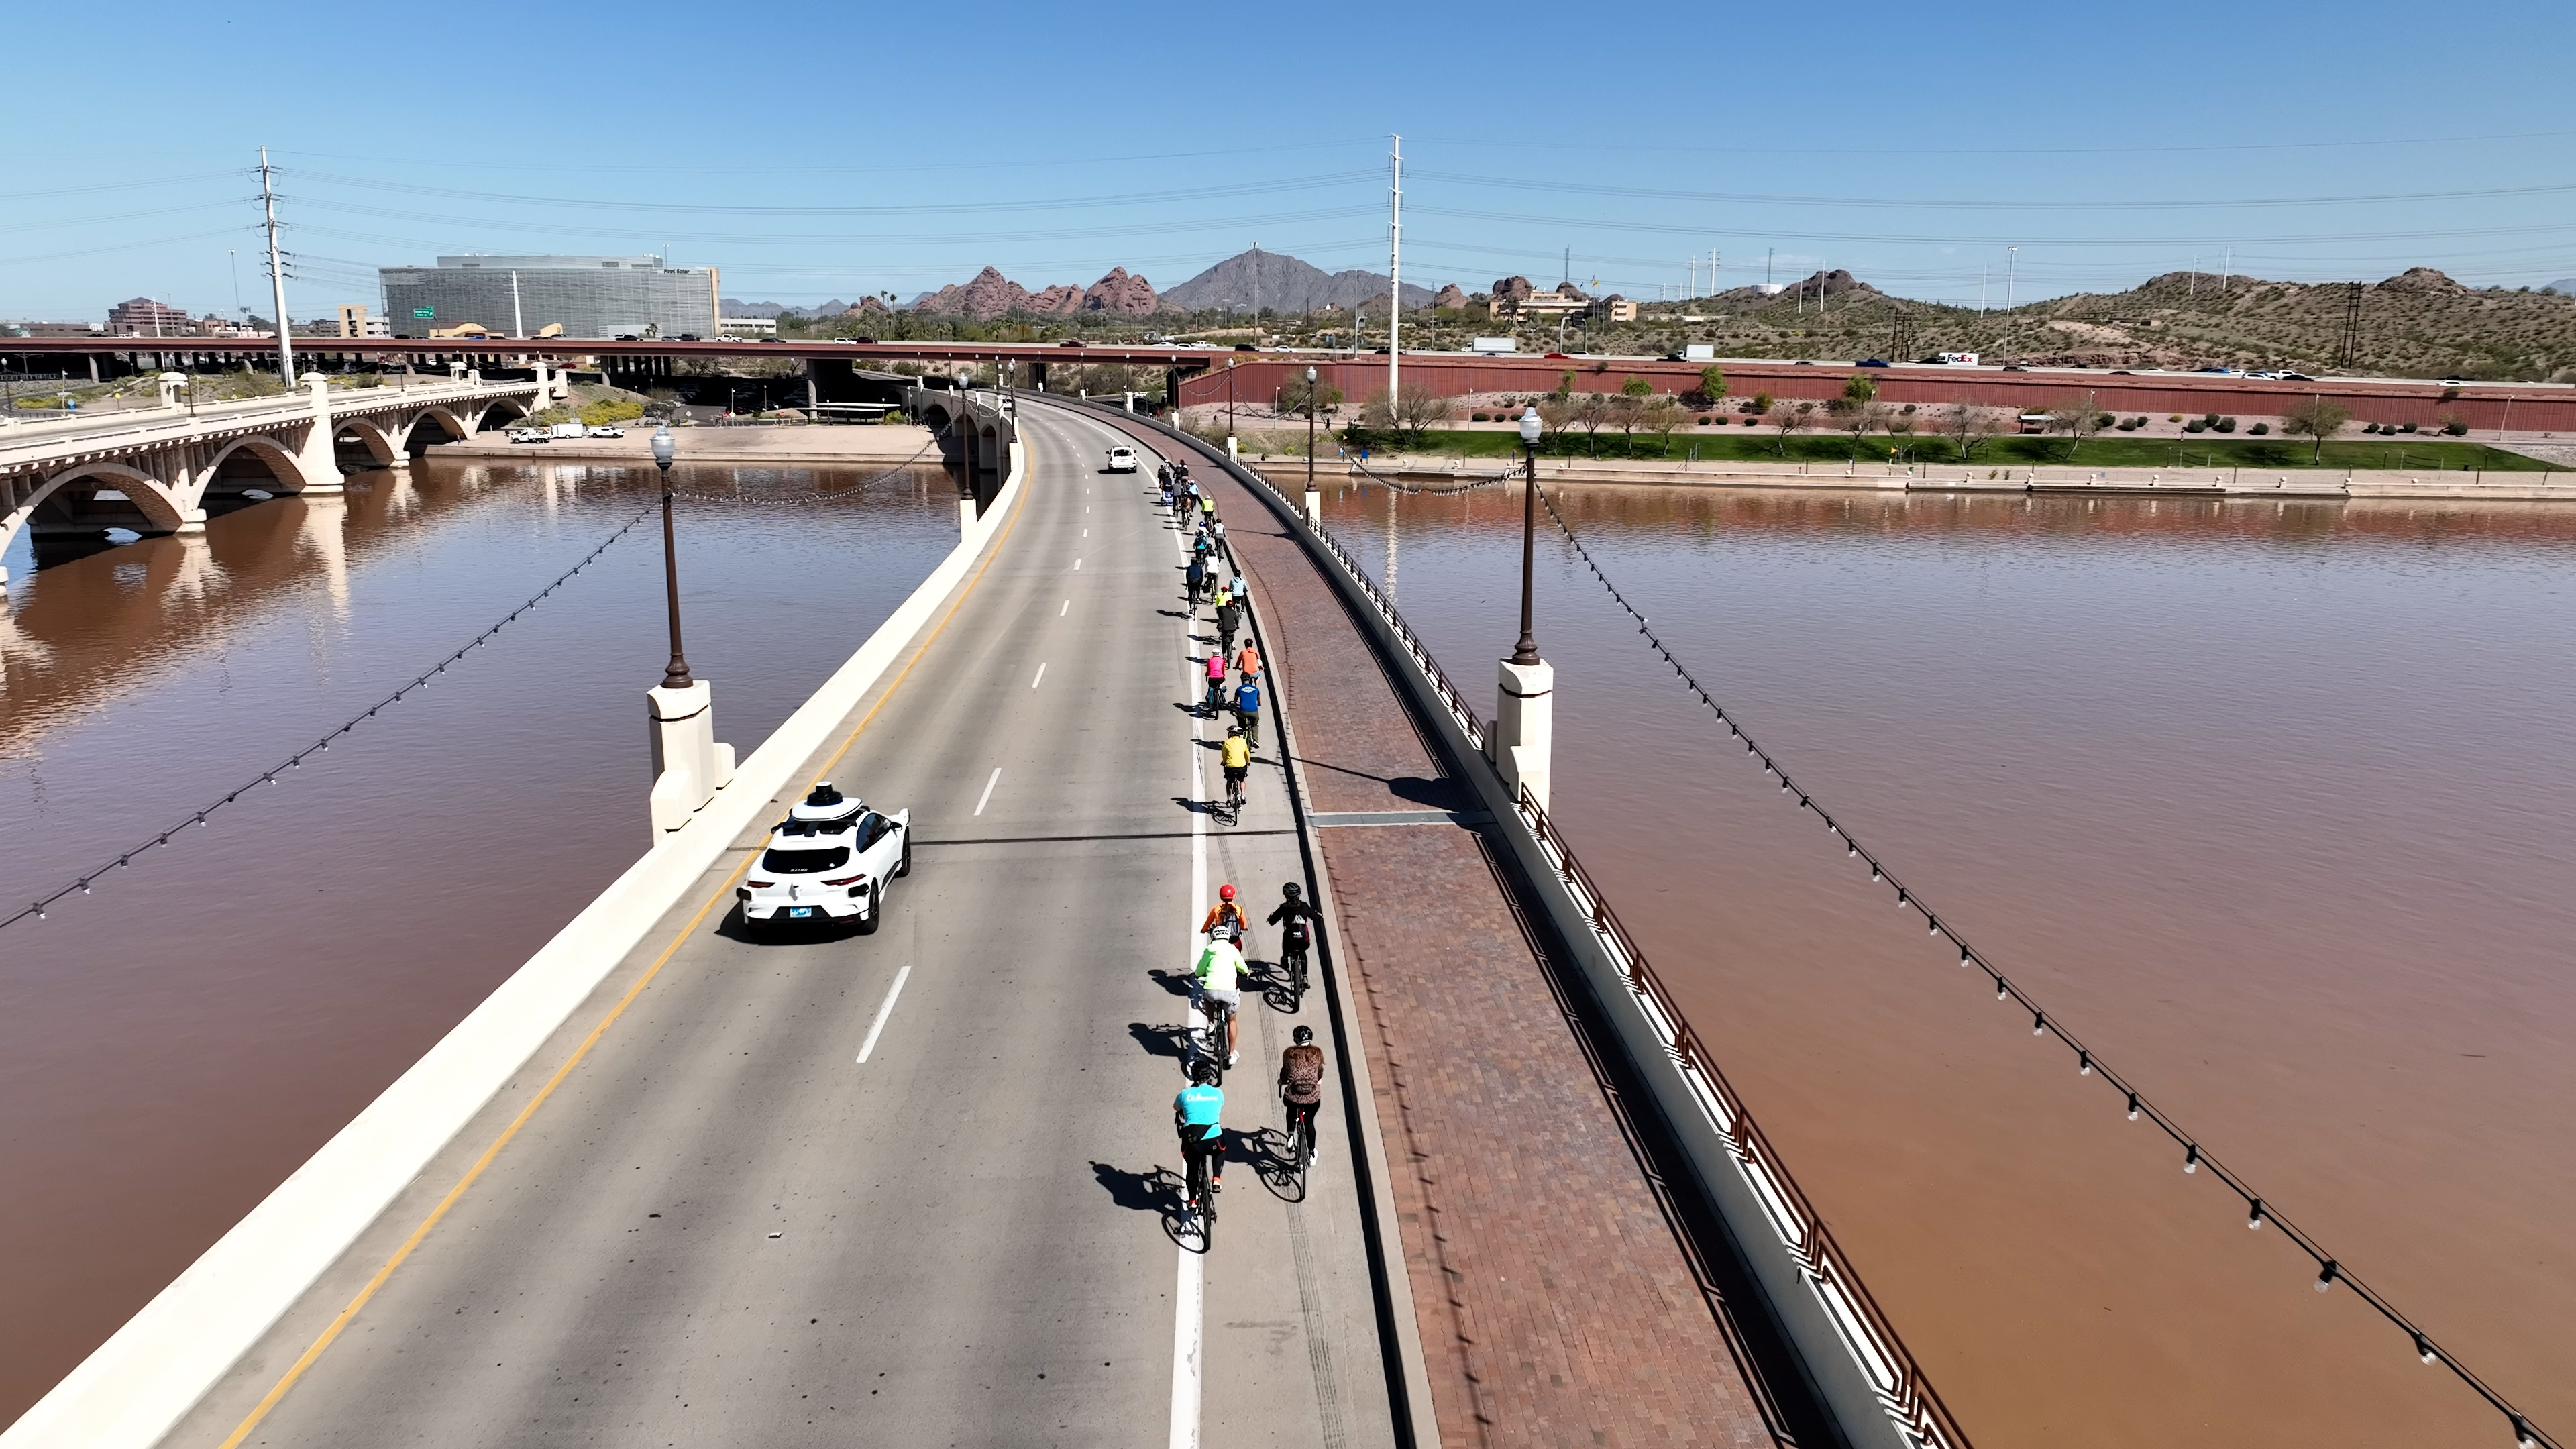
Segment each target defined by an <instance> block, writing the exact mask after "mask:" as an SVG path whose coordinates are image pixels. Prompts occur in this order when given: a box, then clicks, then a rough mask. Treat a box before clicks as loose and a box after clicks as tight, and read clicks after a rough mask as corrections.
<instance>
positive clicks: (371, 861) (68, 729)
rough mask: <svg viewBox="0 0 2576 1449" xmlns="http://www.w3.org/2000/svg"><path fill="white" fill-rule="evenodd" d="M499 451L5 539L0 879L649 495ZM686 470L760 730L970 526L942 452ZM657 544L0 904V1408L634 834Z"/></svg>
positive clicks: (582, 889) (396, 1058)
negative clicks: (248, 501)
mask: <svg viewBox="0 0 2576 1449" xmlns="http://www.w3.org/2000/svg"><path fill="white" fill-rule="evenodd" d="M513 461H514V465H513V466H486V465H472V464H463V463H423V464H419V465H415V466H414V468H413V469H412V472H413V474H414V475H415V478H416V481H415V482H413V483H409V484H403V483H397V482H396V481H395V479H394V478H393V476H392V475H389V474H370V475H364V476H361V477H357V478H352V479H351V480H349V481H350V488H349V491H348V493H347V495H346V497H345V498H344V499H339V500H330V499H319V500H313V501H309V502H308V501H304V500H299V499H279V500H276V501H274V502H269V503H263V504H260V505H258V506H256V507H252V508H247V509H244V510H242V511H240V512H236V513H232V514H229V515H226V516H223V517H220V518H217V519H215V520H214V521H213V523H212V524H211V525H210V526H209V527H208V529H207V532H206V535H205V537H204V538H203V539H202V540H181V539H175V538H170V539H153V540H146V541H143V542H139V543H135V544H132V545H129V546H127V547H124V548H119V549H114V550H111V551H109V552H106V553H101V554H97V555H94V556H92V557H89V558H85V559H81V560H78V561H76V562H72V563H66V564H59V565H55V566H53V567H48V568H45V569H41V570H38V569H34V568H32V567H31V566H30V561H29V559H28V557H27V553H26V546H25V544H24V543H23V541H22V542H21V543H20V545H19V546H18V547H17V548H15V549H14V550H12V553H13V555H14V556H12V557H10V558H8V559H7V560H6V564H7V566H8V568H9V575H10V600H9V605H8V607H7V608H6V610H5V611H0V840H5V841H7V842H8V849H6V850H5V851H0V901H10V902H23V901H27V900H31V899H33V898H34V897H35V896H37V895H40V894H43V893H46V892H48V891H50V890H52V889H53V888H54V887H56V886H58V885H60V884H62V883H64V882H65V881H68V880H71V879H74V878H76V877H77V876H78V875H80V874H81V873H82V872H83V871H84V870H87V869H89V868H92V867H95V866H96V865H98V864H99V863H100V862H101V861H102V860H113V859H115V857H116V856H117V855H118V854H119V853H120V852H121V851H124V850H126V849H128V848H129V847H131V846H134V845H135V844H137V843H138V842H148V841H149V840H151V839H152V838H153V836H155V835H156V834H157V833H158V832H159V831H161V830H162V829H164V828H165V827H167V826H169V825H171V824H172V823H174V821H180V820H185V819H186V818H188V816H189V815H190V814H191V813H192V812H193V811H194V810H196V809H197V808H199V807H201V806H203V805H205V804H206V803H207V802H209V801H210V800H215V799H220V798H221V797H222V796H223V795H225V794H226V793H229V792H231V791H233V790H235V789H236V788H238V787H239V786H241V785H242V784H244V783H245V782H246V781H249V780H256V779H257V778H258V777H259V776H260V774H261V773H262V772H263V771H265V770H267V769H269V768H270V767H272V766H274V765H276V764H278V763H280V762H281V761H282V760H283V759H284V758H285V757H286V756H288V755H290V754H292V753H294V752H295V751H297V750H300V749H302V748H304V747H305V746H307V745H309V744H311V743H312V742H313V741H314V740H316V739H318V738H320V737H321V736H322V735H323V734H325V733H326V732H328V731H330V730H331V729H333V728H335V727H336V726H337V725H339V724H340V723H341V722H342V721H343V720H346V719H348V718H349V717H350V716H352V715H353V714H357V713H359V712H361V711H363V710H365V709H366V708H367V707H368V706H369V705H371V704H373V703H375V702H376V701H377V700H378V699H380V698H382V697H383V696H384V695H386V694H388V693H390V692H391V691H392V690H393V689H395V688H397V687H399V686H400V685H401V684H403V683H405V682H407V681H409V680H410V679H412V678H413V677H415V676H417V675H418V674H420V673H421V672H422V671H423V670H424V669H427V668H429V667H430V666H432V665H434V664H435V663H436V662H437V661H438V660H440V659H442V658H444V657H445V656H446V655H447V654H448V653H449V652H450V651H452V650H454V649H456V648H457V647H458V646H460V645H462V644H464V643H465V642H466V641H467V640H469V639H471V638H472V637H473V636H474V635H476V634H478V633H480V632H481V631H482V630H483V629H484V628H486V627H487V626H488V625H490V624H491V623H493V622H494V621H495V620H497V619H499V618H500V617H501V616H503V615H504V614H507V613H509V612H510V611H511V610H512V609H515V608H517V607H518V606H519V605H520V604H521V603H522V602H523V601H525V600H526V599H527V598H528V597H529V596H530V595H532V594H534V593H536V592H537V591H538V590H539V589H541V588H543V587H544V586H545V585H546V584H547V583H549V582H551V581H552V580H553V579H554V578H555V577H556V576H557V575H559V574H561V573H562V572H563V571H564V570H566V569H568V568H570V567H571V566H572V565H573V564H574V563H576V562H578V561H579V560H580V558H581V557H582V555H584V554H586V553H589V552H590V551H591V550H592V549H593V548H595V547H597V546H598V544H599V543H600V541H601V540H602V539H605V538H606V537H608V536H609V535H610V534H611V533H613V532H614V531H615V530H616V529H617V528H618V527H619V525H621V524H623V523H625V522H626V521H627V520H628V519H630V518H632V517H634V516H635V514H636V512H637V511H638V510H639V509H642V508H644V507H645V506H646V505H647V504H648V503H650V502H652V500H653V499H654V498H655V497H656V496H658V483H657V481H656V480H655V479H654V477H653V474H652V470H651V469H649V468H646V469H635V470H630V469H621V468H614V467H584V466H578V465H569V464H563V465H550V466H540V465H536V464H533V463H531V464H529V465H525V466H516V465H515V460H513ZM679 477H680V479H681V483H682V487H683V490H684V498H683V502H682V504H681V506H680V531H679V536H680V570H681V582H682V586H683V598H682V604H683V609H684V615H685V625H686V629H687V641H688V652H689V660H690V663H691V664H692V665H693V666H694V667H695V669H696V672H697V673H698V675H699V676H700V677H702V678H706V679H710V680H712V681H713V682H714V690H715V712H716V723H717V733H718V736H719V738H723V739H727V740H730V741H732V742H733V744H734V745H735V747H736V748H737V749H738V750H739V751H740V752H742V753H744V754H748V753H749V752H750V751H751V749H752V747H753V746H755V745H757V744H758V743H759V741H760V740H761V738H762V737H763V736H765V735H766V734H767V733H768V732H769V730H770V729H771V728H773V727H774V726H775V725H776V724H777V723H778V722H779V721H780V720H782V719H784V718H785V717H786V715H787V713H788V712H789V711H790V710H792V709H794V708H795V706H796V705H797V704H799V703H801V702H802V701H803V700H804V698H805V696H806V695H807V694H808V693H810V692H811V691H812V690H813V688H814V687H815V686H816V685H818V684H820V683H821V682H822V680H823V679H824V677H825V676H826V675H828V674H829V673H830V672H831V671H832V670H833V669H834V668H836V667H838V666H839V665H840V663H841V662H842V661H843V660H844V659H845V658H847V657H848V655H849V653H850V651H851V650H852V649H854V648H856V647H857V644H858V641H860V640H861V639H864V638H865V637H867V635H868V634H869V633H870V632H871V631H872V630H873V629H874V628H875V627H876V625H877V624H878V623H879V622H880V621H881V620H882V619H883V618H884V617H885V616H886V615H887V614H888V613H890V612H892V611H893V609H894V607H895V605H897V604H898V603H900V602H901V601H902V600H903V598H904V596H905V595H907V594H909V593H910V592H911V591H912V589H913V587H914V585H915V584H917V583H919V582H920V580H921V579H922V578H923V576H925V575H926V574H928V573H929V571H930V570H931V568H932V567H933V566H935V565H936V563H937V562H938V560H939V559H940V558H941V557H943V556H944V555H945V554H946V553H947V551H948V550H949V549H950V548H951V547H952V546H954V544H955V542H956V539H957V507H956V501H955V499H956V490H955V486H954V485H953V484H952V483H951V482H950V481H949V480H948V479H947V478H946V477H945V476H943V475H942V474H940V473H939V472H938V471H937V470H935V469H933V470H930V471H926V472H922V471H915V472H908V473H900V472H899V473H896V474H892V475H880V474H879V473H876V472H872V471H835V470H830V469H804V468H776V469H765V470H760V469H741V470H733V471H713V470H710V471H707V472H705V473H700V472H696V471H693V470H691V469H688V468H687V467H685V466H684V467H682V468H681V469H680V470H679ZM796 499H804V500H809V501H805V502H802V503H796V502H791V501H790V500H796ZM660 545H661V539H660V528H659V523H658V520H648V521H647V522H646V523H645V524H643V525H642V526H640V527H638V528H636V529H634V530H633V531H632V532H630V533H628V534H627V535H626V536H625V537H624V539H623V540H622V541H620V542H619V543H618V544H617V545H616V546H614V547H613V548H611V549H609V550H608V551H607V552H606V553H605V554H603V555H602V556H601V557H600V559H599V560H598V561H597V562H596V563H594V564H592V565H591V566H589V567H588V568H587V569H585V570H584V571H583V572H582V573H581V574H580V575H579V576H577V577H576V578H574V579H573V580H572V582H571V583H569V584H568V585H566V586H565V587H564V588H562V589H561V590H559V591H557V592H556V593H555V594H554V595H553V596H552V597H551V598H549V599H548V600H546V601H545V602H544V603H543V604H541V605H539V606H538V607H537V608H535V609H534V610H532V611H531V612H529V613H528V614H526V615H524V616H523V617H521V618H520V620H519V621H518V622H516V623H514V624H511V625H510V626H509V627H508V628H506V629H504V630H502V631H501V632H500V633H499V634H498V635H497V636H495V637H494V639H493V641H492V642H491V643H490V644H487V645H485V646H483V647H481V648H478V649H475V650H474V651H472V652H471V653H470V654H468V655H467V656H466V658H465V659H464V660H463V661H462V662H461V663H459V664H457V665H455V666H453V667H451V668H450V669H449V670H448V671H447V673H445V674H443V675H440V676H438V677H437V680H436V682H435V683H434V684H433V686H432V687H431V688H430V689H428V690H427V691H425V692H422V693H417V694H414V695H412V696H411V697H409V698H408V699H406V700H405V701H404V702H403V703H401V704H398V705H395V706H393V707H391V708H389V709H386V710H385V711H384V712H383V713H382V714H380V715H379V716H378V717H377V718H376V719H374V720H371V721H369V722H367V723H366V724H364V725H362V726H361V727H360V728H358V729H357V730H356V731H354V732H353V733H351V734H349V735H347V736H344V737H342V738H341V739H339V740H337V741H336V742H334V744H333V746H332V748H331V750H330V752H329V753H328V754H323V755H317V756H314V757H313V758H311V759H310V760H308V761H307V762H306V763H305V764H304V765H303V766H301V767H300V768H297V769H293V770H290V771H288V772H287V773H286V774H285V775H284V776H283V778H282V779H281V782H280V783H278V784H276V785H272V786H263V787H260V788H258V789H255V790H252V791H250V792H249V793H248V794H246V795H245V796H244V797H243V799H242V800H241V801H240V803H237V804H234V805H231V806H229V807H226V808H225V809H223V810H220V811H218V812H217V813H215V814H214V815H213V816H212V817H211V818H210V821H209V823H208V825H207V826H206V827H205V828H203V829H193V828H192V829H188V830H186V831H184V832H182V833H181V834H180V835H179V836H178V837H177V838H176V839H174V841H173V842H172V844H171V845H170V846H169V847H168V848H167V849H154V850H150V851H149V852H147V853H145V854H143V855H140V856H138V857H136V859H135V862H134V864H133V865H132V866H131V867H130V868H128V869H125V870H120V871H114V872H111V874H110V875H109V877H107V878H105V879H103V880H101V881H100V882H99V884H98V885H97V887H96V888H95V892H94V894H92V895H89V896H86V897H83V896H74V897H71V898H68V899H66V900H64V901H62V902H60V903H58V904H56V905H54V906H53V907H51V908H49V910H48V912H47V917H46V919H44V920H42V921H32V920H31V921H22V922H20V923H18V924H16V925H13V926H9V927H7V928H5V929H0V1151H5V1153H6V1156H7V1167H6V1169H5V1170H0V1423H5V1422H7V1421H8V1420H11V1419H14V1418H16V1417H17V1415H18V1414H19V1413H20V1412H21V1411H22V1410H23V1409H24V1408H25V1407H26V1406H27V1405H28V1404H30V1403H32V1402H34V1401H35V1399H36V1398H37V1397H38V1396H40V1395H41V1394H42V1393H43V1392H44V1391H45V1389H46V1388H48V1387H50V1386H51V1385H52V1383H53V1382H54V1380H56V1379H58V1378H60V1377H61V1376H62V1375H63V1374H64V1373H65V1372H67V1371H68V1370H70V1368H71V1367H72V1366H73V1365H74V1364H76V1363H78V1362H79V1361H80V1359H81V1357H82V1356H83V1355H84V1354H86V1353H87V1352H88V1351H89V1350H90V1349H91V1348H92V1347H94V1346H96V1344H97V1343H98V1342H99V1341H100V1340H101V1339H103V1338H105V1337H106V1336H107V1335H108V1334H109V1333H111V1332H113V1331H114V1330H115V1328H116V1326H117V1325H118V1324H120V1323H122V1322H123V1321H124V1320H125V1319H126V1318H127V1317H128V1316H130V1315H131V1314H132V1313H133V1312H134V1311H135V1310H136V1309H137V1308H139V1307H141V1306H142V1305H143V1304H144V1302H146V1301H147V1300H148V1299H150V1298H151V1296H152V1295H153V1294H154V1293H155V1292H157V1291H159V1289H160V1288H161V1286H162V1285H163V1284H165V1283H167V1282H168V1281H169V1280H170V1279H171V1278H172V1277H173V1276H175V1275H176V1274H177V1273H178V1272H179V1270H180V1269H182V1268H184V1267H186V1266H187V1264H188V1263H189V1261H190V1260H191V1259H193V1258H194V1257H195V1256H196V1255H197V1254H198V1253H199V1252H201V1251H202V1250H203V1249H204V1248H205V1247H206V1246H207V1245H208V1244H209V1243H211V1242H213V1241H214V1240H215V1239H216V1238H217V1237H219V1236H221V1234H222V1233H223V1231H224V1230H225V1229H226V1228H227V1227H229V1226H230V1225H231V1224H232V1223H233V1222H234V1221H235V1220H237V1219H238V1218H240V1216H241V1215H242V1214H243V1213H244V1212H246V1211H248V1210H249V1209H250V1207H251V1206H252V1205H254V1204H255V1203H257V1202H258V1201H259V1199H260V1198H261V1197H263V1196H265V1195H266V1194H267V1193H268V1191H269V1190H270V1189H271V1188H272V1187H274V1186H275V1185H276V1184H277V1183H278V1182H279V1181H280V1180H282V1179H283V1178H284V1177H285V1176H286V1175H287V1174H288V1173H289V1172H291V1171H293V1170H294V1168H295V1167H296V1165H297V1164H299V1163H300V1162H301V1161H302V1160H303V1159H304V1158H305V1157H306V1156H308V1155H309V1154H310V1153H311V1152H312V1151H313V1150H314V1149H315V1148H316V1147H318V1146H320V1145H321V1144H322V1142H323V1141H325V1140H326V1139H328V1138H329V1136H330V1135H331V1134H332V1133H333V1132H334V1131H336V1130H337V1129H338V1128H339V1127H340V1126H341V1125H342V1124H343V1123H345V1122H346V1121H348V1119H349V1118H350V1117H351V1116H353V1115H354V1114H355V1113H356V1112H357V1111H358V1109H359V1108H361V1107H363V1106H364V1105H366V1103H367V1102H368V1101H369V1100H371V1099H372V1098H373V1097H374V1096H375V1094H376V1093H377V1092H379V1091H380V1090H382V1089H383V1088H384V1086H385V1085H386V1084H387V1083H389V1082H390V1081H392V1080H393V1078H395V1077H396V1076H398V1075H400V1074H401V1072H402V1071H403V1069H404V1068H405V1067H407V1066H409V1065H410V1064H411V1062H412V1061H413V1060H415V1059H416V1058H417V1057H418V1056H419V1055H420V1054H421V1052H423V1051H424V1050H426V1049H427V1048H428V1047H429V1045H430V1044H431V1043H432V1042H434V1041H436V1040H437V1039H438V1038H439V1037H440V1036H441V1035H442V1034H444V1033H445V1032H446V1031H447V1029H448V1028H449V1027H450V1026H452V1025H454V1024H455V1022H456V1021H457V1020H458V1019H460V1018H461V1017H463V1016H464V1014H465V1013H466V1012H467V1011H468V1010H470V1009H471V1008H472V1007H473V1006H474V1004H475V1003H476V1002H478V1001H480V1000H481V999H482V998H483V997H484V996H485V995H486V994H488V993H489V992H490V991H491V990H492V988H493V987H494V986H495V985H497V984H499V982H500V981H501V980H502V979H503V978H504V977H506V976H507V975H508V974H509V973H510V972H511V971H512V970H514V969H516V968H517V966H518V965H519V964H520V963H521V962H522V961H523V960H525V959H526V957H527V956H528V955H529V954H530V953H531V952H532V951H534V950H535V949H536V948H537V947H538V946H539V945H542V944H543V943H544V942H545V940H546V938H547V937H549V936H550V935H552V934H553V933H554V932H555V930H556V929H557V928H558V927H560V926H561V925H562V924H563V922H565V921H566V920H568V919H570V918H571V916H572V915H573V913H574V912H575V911H577V910H579V909H580V908H581V907H582V906H583V905H584V904H586V903H587V902H588V901H589V900H590V899H591V898H592V897H593V896H595V895H597V894H598V892H599V891H600V889H601V888H602V887H604V886H605V885H606V884H607V883H608V882H609V881H610V880H612V879H614V878H615V876H616V875H617V873H618V872H619V871H620V870H622V869H624V868H625V867H626V866H627V865H628V864H630V863H631V862H633V861H634V859H635V858H636V857H637V856H639V855H640V854H642V853H643V851H644V850H645V848H646V847H647V846H648V844H649V839H650V826H649V823H648V821H647V817H646V813H645V792H646V790H647V789H648V788H649V787H650V785H651V783H652V782H651V770H650V764H649V756H648V754H647V741H646V735H645V722H644V698H643V696H644V691H645V690H646V689H647V688H649V687H650V686H652V685H654V684H657V683H659V682H660V680H661V676H662V667H663V665H664V664H665V663H666V662H667V661H668V659H669V647H668V642H667V641H668V636H667V633H666V626H665V620H664V609H663V584H662V557H661V547H660ZM12 909H14V907H13V908H12ZM8 913H9V912H8V910H0V915H5V914H8Z"/></svg>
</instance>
